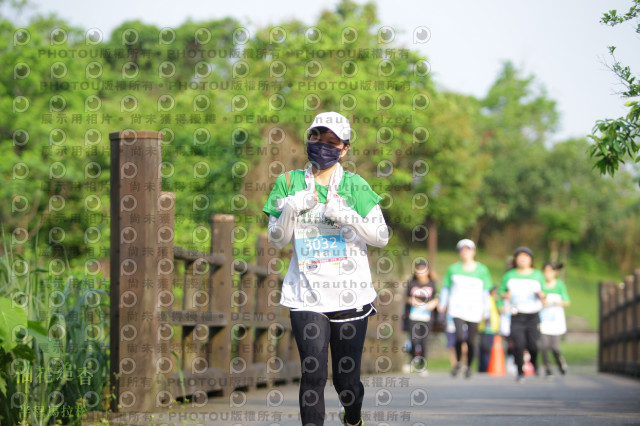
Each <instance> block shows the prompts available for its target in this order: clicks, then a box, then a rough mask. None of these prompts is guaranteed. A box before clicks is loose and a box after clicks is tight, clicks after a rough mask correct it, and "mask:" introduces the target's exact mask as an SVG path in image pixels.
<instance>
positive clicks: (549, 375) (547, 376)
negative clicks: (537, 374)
mask: <svg viewBox="0 0 640 426" xmlns="http://www.w3.org/2000/svg"><path fill="white" fill-rule="evenodd" d="M544 378H545V379H552V378H553V373H552V372H551V369H550V368H547V369H546V370H545V372H544Z"/></svg>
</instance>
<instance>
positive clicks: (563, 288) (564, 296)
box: [558, 280, 571, 302]
mask: <svg viewBox="0 0 640 426" xmlns="http://www.w3.org/2000/svg"><path fill="white" fill-rule="evenodd" d="M558 284H561V286H560V295H561V296H562V300H563V301H564V302H571V300H570V299H569V293H568V292H567V285H566V284H565V283H564V281H562V280H558Z"/></svg>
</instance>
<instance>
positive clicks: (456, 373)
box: [451, 364, 460, 377]
mask: <svg viewBox="0 0 640 426" xmlns="http://www.w3.org/2000/svg"><path fill="white" fill-rule="evenodd" d="M459 371H460V364H456V366H455V367H453V369H452V370H451V377H456V376H457V375H458V372H459Z"/></svg>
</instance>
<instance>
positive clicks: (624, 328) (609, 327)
mask: <svg viewBox="0 0 640 426" xmlns="http://www.w3.org/2000/svg"><path fill="white" fill-rule="evenodd" d="M599 293H600V348H599V356H598V370H599V371H602V372H609V373H618V374H626V375H630V376H634V377H640V315H639V314H640V269H636V270H635V272H634V274H633V275H630V276H627V277H626V278H625V279H624V281H623V282H622V283H619V284H617V283H614V282H601V283H600V285H599Z"/></svg>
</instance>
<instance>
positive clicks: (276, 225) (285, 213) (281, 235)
mask: <svg viewBox="0 0 640 426" xmlns="http://www.w3.org/2000/svg"><path fill="white" fill-rule="evenodd" d="M295 221H296V212H295V209H293V208H292V207H290V206H289V205H288V204H285V206H284V208H283V209H282V213H280V217H275V216H274V215H272V214H270V215H269V225H268V227H269V231H268V236H269V241H270V242H271V244H273V245H274V246H275V247H276V248H278V249H282V248H284V247H286V245H287V244H289V242H290V241H291V239H292V238H293V227H294V224H295Z"/></svg>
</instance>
